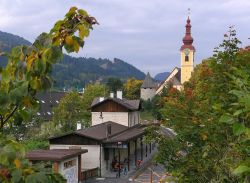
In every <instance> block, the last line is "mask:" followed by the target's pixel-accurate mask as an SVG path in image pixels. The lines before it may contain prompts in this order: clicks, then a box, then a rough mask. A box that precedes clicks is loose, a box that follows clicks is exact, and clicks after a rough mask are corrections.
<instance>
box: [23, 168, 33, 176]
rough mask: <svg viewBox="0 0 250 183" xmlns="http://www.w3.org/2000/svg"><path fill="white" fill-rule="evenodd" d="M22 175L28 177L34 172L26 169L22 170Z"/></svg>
mask: <svg viewBox="0 0 250 183" xmlns="http://www.w3.org/2000/svg"><path fill="white" fill-rule="evenodd" d="M23 172H24V174H26V175H30V174H32V173H34V170H32V169H31V168H26V169H24V171H23Z"/></svg>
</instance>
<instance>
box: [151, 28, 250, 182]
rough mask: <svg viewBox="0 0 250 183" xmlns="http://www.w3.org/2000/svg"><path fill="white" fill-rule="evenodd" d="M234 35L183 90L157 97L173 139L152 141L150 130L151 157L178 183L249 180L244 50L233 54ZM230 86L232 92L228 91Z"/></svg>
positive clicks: (248, 54) (227, 37)
mask: <svg viewBox="0 0 250 183" xmlns="http://www.w3.org/2000/svg"><path fill="white" fill-rule="evenodd" d="M235 35H236V34H235V31H234V30H233V29H230V30H229V34H228V35H225V40H224V41H223V43H222V44H221V45H220V46H219V47H218V48H217V49H216V50H215V55H214V56H213V57H211V58H209V59H207V60H205V61H203V62H202V63H201V64H199V65H198V66H197V67H196V68H195V70H194V72H193V74H192V77H191V79H190V82H187V83H185V85H184V89H183V90H182V91H177V90H174V89H170V90H169V91H168V94H167V96H166V97H163V98H162V99H163V100H164V101H165V105H164V107H163V108H162V109H161V114H162V116H163V119H164V120H163V125H164V126H166V127H170V128H172V129H173V130H174V131H175V132H176V133H177V135H176V137H175V138H173V139H167V138H165V137H163V136H159V137H158V138H156V135H157V133H156V132H154V131H153V132H152V131H151V134H150V135H151V138H154V139H155V138H156V139H158V143H159V146H158V147H159V149H158V150H159V154H158V156H157V158H156V159H157V160H158V162H160V163H162V164H164V165H165V166H166V169H167V170H168V171H170V172H171V173H172V174H173V176H174V177H176V178H177V181H178V182H244V181H245V182H247V181H248V179H249V177H248V176H249V145H247V144H249V125H250V123H249V119H248V116H247V111H248V110H246V101H248V99H247V96H248V92H249V88H248V87H247V86H248V85H247V84H246V83H247V81H248V82H249V79H248V78H249V76H250V66H249V64H248V62H249V60H250V52H249V51H248V52H244V53H241V52H240V51H239V48H238V47H237V45H238V44H239V43H240V42H239V40H238V39H237V38H236V37H235ZM235 68H236V69H235ZM236 71H237V72H236ZM238 71H239V72H238ZM242 71H244V73H245V76H244V75H243V74H242ZM239 73H241V74H239ZM239 75H240V77H243V78H245V79H244V80H243V79H240V77H239ZM232 78H233V79H232ZM236 83H237V85H236ZM239 86H241V88H240V90H239ZM236 87H238V90H234V89H235V88H236ZM243 89H244V92H243ZM235 91H236V92H235ZM239 91H240V92H239ZM242 92H243V93H242ZM235 95H236V96H237V97H236V96H235ZM243 96H244V99H242V98H241V97H243ZM245 97H246V98H245ZM243 109H244V110H243ZM238 110H239V111H238ZM239 115H242V116H240V118H239ZM236 119H237V120H236ZM233 170H234V171H233Z"/></svg>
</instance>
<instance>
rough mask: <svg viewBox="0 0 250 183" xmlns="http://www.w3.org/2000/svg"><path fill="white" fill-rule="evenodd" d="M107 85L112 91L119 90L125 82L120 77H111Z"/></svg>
mask: <svg viewBox="0 0 250 183" xmlns="http://www.w3.org/2000/svg"><path fill="white" fill-rule="evenodd" d="M106 85H107V87H108V89H109V91H110V92H116V91H117V90H121V89H122V86H123V83H122V81H121V80H120V79H119V78H114V77H112V78H109V79H108V81H107V84H106Z"/></svg>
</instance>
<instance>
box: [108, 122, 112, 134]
mask: <svg viewBox="0 0 250 183" xmlns="http://www.w3.org/2000/svg"><path fill="white" fill-rule="evenodd" d="M111 133H112V131H111V124H108V125H107V137H109V136H110V135H111Z"/></svg>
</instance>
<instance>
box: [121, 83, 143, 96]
mask: <svg viewBox="0 0 250 183" xmlns="http://www.w3.org/2000/svg"><path fill="white" fill-rule="evenodd" d="M142 83H143V81H142V80H137V79H135V78H130V79H128V80H127V82H126V83H124V85H123V88H124V93H125V94H124V95H125V97H126V98H127V99H140V91H141V85H142Z"/></svg>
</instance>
